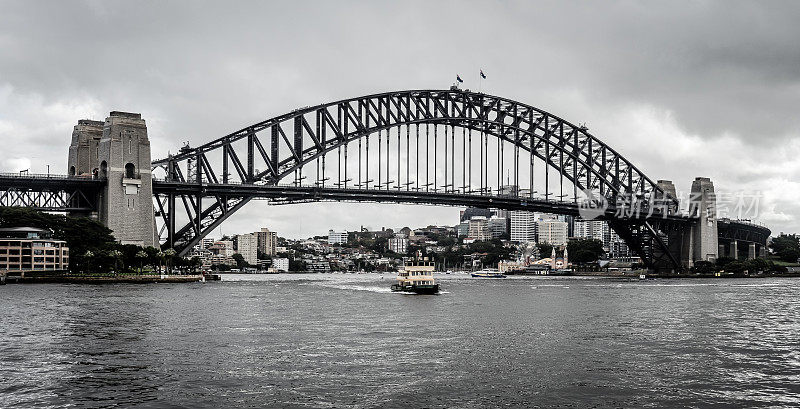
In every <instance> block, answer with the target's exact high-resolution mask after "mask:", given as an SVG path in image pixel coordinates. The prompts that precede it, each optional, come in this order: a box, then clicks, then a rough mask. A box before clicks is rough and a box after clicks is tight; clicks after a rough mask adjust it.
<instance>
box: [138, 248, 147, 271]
mask: <svg viewBox="0 0 800 409" xmlns="http://www.w3.org/2000/svg"><path fill="white" fill-rule="evenodd" d="M136 258H137V259H138V260H139V272H140V273H141V272H142V270H144V261H145V260H146V259H147V252H145V251H144V250H139V251H138V252H137V253H136Z"/></svg>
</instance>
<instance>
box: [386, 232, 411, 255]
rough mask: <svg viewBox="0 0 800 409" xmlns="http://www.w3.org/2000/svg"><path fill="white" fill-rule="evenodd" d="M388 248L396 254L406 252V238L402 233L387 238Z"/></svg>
mask: <svg viewBox="0 0 800 409" xmlns="http://www.w3.org/2000/svg"><path fill="white" fill-rule="evenodd" d="M389 250H391V251H393V252H395V253H397V254H406V252H408V238H406V237H405V236H402V235H397V236H395V237H392V238H391V239H389Z"/></svg>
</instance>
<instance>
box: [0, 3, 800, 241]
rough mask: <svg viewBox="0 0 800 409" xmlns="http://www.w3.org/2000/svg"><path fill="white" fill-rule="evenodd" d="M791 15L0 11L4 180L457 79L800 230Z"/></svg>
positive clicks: (383, 8) (658, 10)
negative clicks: (125, 147) (131, 128)
mask: <svg viewBox="0 0 800 409" xmlns="http://www.w3.org/2000/svg"><path fill="white" fill-rule="evenodd" d="M798 18H800V2H779V1H770V2H737V1H727V0H726V1H719V2H716V1H686V2H678V1H662V2H635V1H619V2H605V1H604V2H597V1H587V2H564V1H553V2H532V1H485V2H473V1H417V2H414V1H403V2H385V1H376V2H344V1H336V2H305V1H291V2H289V1H286V2H280V3H278V2H275V3H268V2H221V1H220V2H177V1H173V2H138V1H137V2H134V1H127V2H117V1H58V2H56V1H50V2H45V1H3V2H1V3H0V143H2V148H0V152H2V153H1V154H0V170H2V171H16V170H20V169H27V168H30V169H31V172H44V171H45V170H46V165H47V164H49V165H50V166H51V171H53V172H54V173H55V172H57V173H66V166H67V165H66V160H67V148H68V146H69V142H70V136H71V133H72V127H73V126H74V125H75V123H76V122H77V120H78V119H82V118H91V119H98V120H102V119H104V118H105V117H106V116H107V114H108V112H109V111H112V110H123V111H133V112H141V113H142V116H143V117H144V118H145V119H146V120H147V123H148V132H149V135H150V140H151V143H152V151H153V156H154V157H163V156H165V155H166V153H167V152H168V151H169V150H171V151H172V152H175V150H176V149H177V148H178V147H179V146H180V145H181V144H182V142H183V141H190V142H192V144H193V145H195V144H199V143H202V142H206V141H210V140H212V139H215V138H217V137H219V136H222V135H224V134H227V133H229V132H232V131H235V130H238V129H240V128H242V127H244V126H246V125H249V124H251V123H255V122H258V121H260V120H263V119H266V118H270V117H273V116H277V115H280V114H283V113H285V112H287V111H290V110H292V109H295V108H297V107H302V106H308V105H315V104H318V103H322V102H327V101H332V100H337V99H343V98H348V97H355V96H359V95H364V94H367V93H373V92H380V91H390V90H402V89H419V88H447V87H448V86H449V85H450V84H451V83H452V82H453V79H454V77H455V75H456V74H457V73H458V74H460V75H461V77H462V78H464V79H465V81H466V84H465V86H466V87H471V88H477V77H478V70H479V68H482V69H483V70H484V72H485V73H486V74H487V76H488V77H489V78H488V79H487V81H485V82H484V84H483V90H484V91H485V92H487V93H491V94H495V95H500V96H504V97H508V98H511V99H515V100H518V101H521V102H524V103H528V104H531V105H534V106H536V107H539V108H541V109H544V110H547V111H550V112H552V113H554V114H556V115H559V116H561V117H563V118H566V119H567V120H570V121H571V122H573V123H584V122H585V123H586V124H587V125H588V126H589V127H590V129H591V131H592V133H593V134H594V135H595V136H597V137H599V138H600V139H602V140H603V141H605V142H606V143H608V144H609V145H610V146H612V147H613V148H615V149H616V150H617V151H619V152H620V153H622V154H623V155H624V156H626V157H627V158H628V159H630V160H631V161H632V162H634V163H635V164H636V165H637V166H638V167H639V168H640V169H642V170H643V171H644V172H645V173H646V174H647V175H648V176H649V177H651V178H652V179H671V180H674V181H675V182H676V185H677V186H678V189H679V190H688V189H689V187H690V185H691V181H692V179H693V178H694V177H696V176H707V177H710V178H712V180H713V182H714V184H715V186H716V188H717V190H718V191H729V192H737V191H745V192H747V193H748V194H756V192H761V194H762V195H763V197H762V198H761V199H760V206H759V208H760V211H759V215H758V219H759V220H760V221H761V222H763V223H765V224H766V225H767V226H769V227H770V228H771V229H772V230H773V232H774V233H777V232H780V231H785V232H800V219H799V218H798V216H800V180H798V175H800V138H799V137H800V109H798V108H800V24H798ZM457 218H458V209H456V208H445V207H421V206H400V205H377V204H358V205H354V204H335V203H334V204H332V203H320V204H306V205H295V206H282V207H278V206H268V205H266V204H265V203H264V202H253V203H251V204H249V205H248V206H247V207H246V208H245V209H243V210H242V211H241V212H239V213H237V214H236V215H234V216H233V217H232V218H231V219H230V220H229V221H228V222H226V223H225V224H224V225H223V227H222V228H221V229H220V231H219V232H217V234H215V235H217V236H218V235H219V234H232V233H243V232H248V231H252V230H253V228H254V227H261V226H265V227H269V228H271V229H273V230H276V231H278V234H279V235H282V236H287V237H293V238H300V237H308V236H311V235H315V234H323V233H325V232H327V230H328V228H334V229H345V228H346V229H351V230H352V229H356V228H358V227H359V226H360V225H365V226H370V227H372V228H380V227H381V226H386V227H401V226H406V225H407V226H412V227H415V226H424V225H428V224H449V225H453V224H455V223H456V222H457Z"/></svg>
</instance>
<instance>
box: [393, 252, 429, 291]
mask: <svg viewBox="0 0 800 409" xmlns="http://www.w3.org/2000/svg"><path fill="white" fill-rule="evenodd" d="M435 270H436V266H435V264H434V262H433V261H429V260H428V258H427V257H422V252H421V251H418V252H417V256H416V258H415V259H414V260H411V261H406V262H405V263H404V265H403V269H402V270H400V272H398V273H397V280H396V281H395V283H394V284H392V291H406V292H412V293H417V294H436V293H438V292H439V284H436V280H434V278H433V272H434V271H435Z"/></svg>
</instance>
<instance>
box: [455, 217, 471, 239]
mask: <svg viewBox="0 0 800 409" xmlns="http://www.w3.org/2000/svg"><path fill="white" fill-rule="evenodd" d="M456 234H457V235H458V237H467V236H468V235H469V222H468V221H463V222H461V223H459V224H458V226H456Z"/></svg>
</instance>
